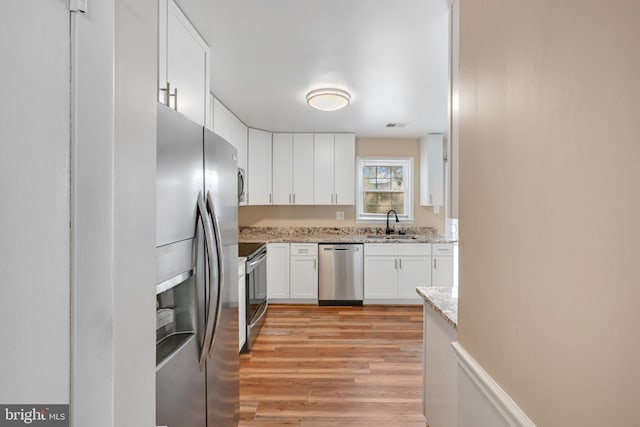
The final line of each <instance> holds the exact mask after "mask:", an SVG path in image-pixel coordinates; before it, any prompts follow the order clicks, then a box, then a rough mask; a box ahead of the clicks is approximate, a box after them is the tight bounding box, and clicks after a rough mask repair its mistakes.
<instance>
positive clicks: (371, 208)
mask: <svg viewBox="0 0 640 427" xmlns="http://www.w3.org/2000/svg"><path fill="white" fill-rule="evenodd" d="M363 197H364V200H363V207H364V213H365V214H386V213H387V211H389V210H390V209H394V210H395V211H396V212H397V213H398V215H404V193H371V192H366V191H365V192H364V193H363Z"/></svg>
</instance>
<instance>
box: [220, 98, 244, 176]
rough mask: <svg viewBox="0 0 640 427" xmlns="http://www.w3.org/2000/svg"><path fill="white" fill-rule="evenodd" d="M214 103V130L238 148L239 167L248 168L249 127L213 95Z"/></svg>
mask: <svg viewBox="0 0 640 427" xmlns="http://www.w3.org/2000/svg"><path fill="white" fill-rule="evenodd" d="M211 98H212V105H213V108H212V110H213V119H212V121H213V131H214V132H215V133H217V134H218V135H220V136H221V137H223V138H224V139H226V140H227V141H228V142H229V143H231V145H233V146H234V147H236V149H237V150H238V167H239V168H242V169H244V170H245V171H246V170H247V138H248V128H247V126H246V125H245V124H244V123H242V121H241V120H240V119H239V118H238V117H236V115H235V114H233V113H232V112H231V111H230V110H229V109H228V108H227V107H225V106H224V104H222V102H220V100H218V98H216V97H214V96H213V95H211Z"/></svg>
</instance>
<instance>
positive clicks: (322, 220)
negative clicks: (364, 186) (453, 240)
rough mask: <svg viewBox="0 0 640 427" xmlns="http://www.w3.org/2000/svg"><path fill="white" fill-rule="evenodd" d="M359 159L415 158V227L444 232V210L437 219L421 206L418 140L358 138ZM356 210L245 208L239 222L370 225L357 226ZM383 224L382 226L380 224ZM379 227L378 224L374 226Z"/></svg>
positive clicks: (351, 208) (315, 225)
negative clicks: (339, 213) (341, 215)
mask: <svg viewBox="0 0 640 427" xmlns="http://www.w3.org/2000/svg"><path fill="white" fill-rule="evenodd" d="M356 155H358V156H401V157H409V156H412V157H414V179H413V183H414V200H415V207H414V214H415V218H416V222H415V224H414V225H416V226H420V227H436V228H437V229H438V231H439V232H441V233H442V232H444V209H443V208H441V209H440V213H439V214H437V215H435V214H434V213H433V210H432V208H431V207H423V206H419V201H420V200H419V194H420V193H419V181H420V142H419V140H417V139H382V138H358V139H357V140H356ZM337 211H343V212H344V220H343V221H338V220H336V219H335V218H336V212H337ZM355 215H356V210H355V207H353V206H244V207H241V208H240V209H239V218H238V222H239V224H240V225H241V226H260V227H269V226H273V227H284V226H288V227H303V226H312V227H354V226H364V225H369V223H366V224H365V223H356V222H355ZM381 224H383V223H381ZM372 225H379V224H372Z"/></svg>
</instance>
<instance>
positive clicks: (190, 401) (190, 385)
mask: <svg viewBox="0 0 640 427" xmlns="http://www.w3.org/2000/svg"><path fill="white" fill-rule="evenodd" d="M198 347H199V345H198V340H197V339H196V337H195V335H192V338H191V340H190V341H189V342H188V343H187V345H185V346H184V347H183V348H182V349H181V350H180V351H179V352H177V353H176V354H174V355H173V357H172V358H171V359H170V360H169V361H167V362H166V363H165V364H163V365H162V366H161V367H160V369H158V370H157V371H156V424H157V425H162V426H167V427H204V426H205V425H206V420H205V416H206V412H207V410H206V407H205V405H206V403H207V402H206V388H205V387H206V383H205V377H204V375H203V373H202V371H201V370H200V368H199V367H198V352H199V348H198Z"/></svg>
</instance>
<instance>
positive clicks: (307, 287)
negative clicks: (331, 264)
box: [289, 243, 318, 302]
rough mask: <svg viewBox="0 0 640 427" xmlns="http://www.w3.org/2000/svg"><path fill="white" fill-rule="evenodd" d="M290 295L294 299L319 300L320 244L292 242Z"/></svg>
mask: <svg viewBox="0 0 640 427" xmlns="http://www.w3.org/2000/svg"><path fill="white" fill-rule="evenodd" d="M289 284H290V297H291V299H293V300H299V299H302V300H312V301H310V302H316V301H317V300H318V245H317V244H315V243H292V244H291V258H290V259H289Z"/></svg>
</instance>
